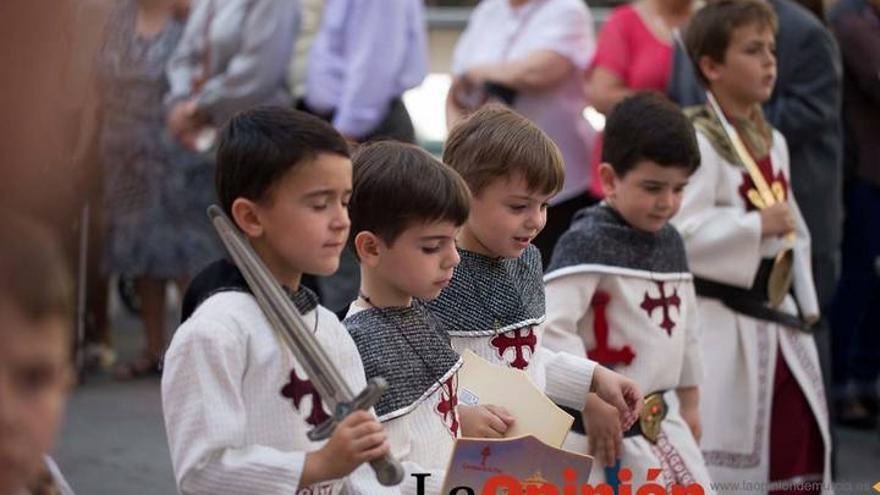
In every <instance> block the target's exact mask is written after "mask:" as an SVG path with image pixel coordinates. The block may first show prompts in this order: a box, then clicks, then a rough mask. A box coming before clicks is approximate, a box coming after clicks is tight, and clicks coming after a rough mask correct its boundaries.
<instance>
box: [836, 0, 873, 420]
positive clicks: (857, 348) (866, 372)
mask: <svg viewBox="0 0 880 495" xmlns="http://www.w3.org/2000/svg"><path fill="white" fill-rule="evenodd" d="M829 20H830V22H831V28H832V30H833V32H834V35H835V37H836V38H837V42H838V44H839V45H840V50H841V53H842V55H843V68H844V80H843V82H844V86H843V117H844V174H845V183H844V184H845V185H844V192H845V202H846V203H845V204H846V216H845V222H844V227H843V229H844V230H843V246H842V249H841V252H842V271H841V278H840V283H839V285H838V286H837V293H836V294H835V296H834V300H833V302H832V305H831V311H830V317H829V322H830V325H831V330H832V332H831V344H832V345H831V350H832V359H831V382H832V389H831V390H832V395H833V397H834V406H835V407H834V408H835V413H836V417H837V421H838V422H839V423H840V424H843V425H846V426H854V427H859V428H872V427H874V426H875V425H876V424H877V416H878V414H880V403H878V402H880V401H878V398H877V379H878V376H880V273H878V270H880V265H878V260H880V258H878V257H880V140H878V139H880V0H870V1H866V0H846V2H841V3H840V4H838V5H837V6H835V8H834V9H833V10H832V11H831V15H830V16H829Z"/></svg>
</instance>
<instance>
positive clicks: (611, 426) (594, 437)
mask: <svg viewBox="0 0 880 495" xmlns="http://www.w3.org/2000/svg"><path fill="white" fill-rule="evenodd" d="M584 424H585V425H586V427H587V440H589V444H590V448H589V453H590V455H593V456H595V457H596V458H597V459H598V460H599V461H600V462H604V464H605V465H606V466H608V467H611V466H613V465H614V463H615V462H617V458H618V457H619V456H620V453H621V451H622V449H623V430H621V428H620V415H619V414H618V412H617V409H615V408H614V406H610V405H608V404H606V403H605V401H603V400H602V399H600V398H599V396H598V395H596V394H590V395H589V396H588V397H587V406H586V407H585V408H584Z"/></svg>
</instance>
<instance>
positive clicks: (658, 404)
mask: <svg viewBox="0 0 880 495" xmlns="http://www.w3.org/2000/svg"><path fill="white" fill-rule="evenodd" d="M665 417H666V403H665V402H663V396H662V395H660V394H651V395H649V396H647V397H645V405H644V407H642V412H641V414H639V426H640V427H641V429H642V435H644V436H645V438H647V439H648V441H649V442H651V443H657V438H658V437H659V436H660V424H661V422H662V421H663V418H665Z"/></svg>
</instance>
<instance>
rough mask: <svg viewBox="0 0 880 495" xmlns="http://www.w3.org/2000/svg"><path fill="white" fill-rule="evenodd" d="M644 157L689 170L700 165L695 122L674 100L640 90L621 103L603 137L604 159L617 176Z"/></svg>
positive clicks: (624, 172) (612, 114) (630, 168)
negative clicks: (688, 117) (693, 123)
mask: <svg viewBox="0 0 880 495" xmlns="http://www.w3.org/2000/svg"><path fill="white" fill-rule="evenodd" d="M642 160H651V161H653V162H656V163H657V164H658V165H660V166H662V167H682V168H685V169H687V170H688V173H689V174H692V173H693V172H694V171H695V170H696V169H697V167H699V166H700V149H699V146H698V145H697V136H696V133H695V132H694V126H693V125H691V123H690V121H688V119H687V117H686V116H685V115H684V113H682V111H681V109H679V108H678V107H677V106H675V104H673V103H672V102H670V101H669V100H667V99H666V98H664V97H662V96H660V95H659V94H655V93H651V92H639V93H636V94H634V95H632V96H629V97H627V98H625V99H624V100H623V101H621V102H620V103H618V104H617V105H616V106H615V107H614V111H612V113H611V115H610V116H609V117H608V120H607V122H606V123H605V131H604V134H603V138H602V161H603V162H606V163H609V164H610V165H611V167H612V168H613V169H614V172H615V173H616V174H617V175H618V177H623V176H624V175H626V174H627V173H628V172H629V171H630V170H632V169H633V168H634V167H635V166H636V164H637V163H638V162H639V161H642Z"/></svg>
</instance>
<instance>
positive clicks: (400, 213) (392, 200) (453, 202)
mask: <svg viewBox="0 0 880 495" xmlns="http://www.w3.org/2000/svg"><path fill="white" fill-rule="evenodd" d="M352 165H353V185H352V194H351V200H350V201H349V204H348V209H349V217H350V218H351V235H350V236H349V242H350V243H353V242H354V237H355V235H357V234H358V233H359V232H363V231H369V232H372V233H373V234H376V235H377V236H379V237H380V238H381V239H382V240H383V241H384V242H385V243H386V244H388V245H389V246H390V245H391V244H393V243H394V241H395V240H397V238H398V237H399V236H400V234H402V233H403V232H404V231H405V230H406V229H407V228H408V227H410V226H412V225H414V224H418V223H430V222H438V221H449V222H452V223H453V224H455V225H456V226H460V225H463V224H464V223H465V221H467V218H468V213H469V212H470V192H469V191H468V187H467V184H465V182H464V180H463V179H462V178H461V176H460V175H458V173H456V172H455V170H452V169H451V168H449V167H447V166H446V165H444V164H442V163H440V161H439V160H437V159H436V158H434V157H433V156H432V155H431V154H430V153H428V152H427V151H425V150H423V149H421V148H419V147H418V146H415V145H412V144H404V143H399V142H395V141H380V142H376V143H373V144H369V145H366V146H364V147H362V148H360V149H359V150H357V152H356V153H355V155H354V158H353V160H352ZM351 247H352V250H353V251H354V249H353V246H351ZM355 252H356V251H355Z"/></svg>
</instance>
